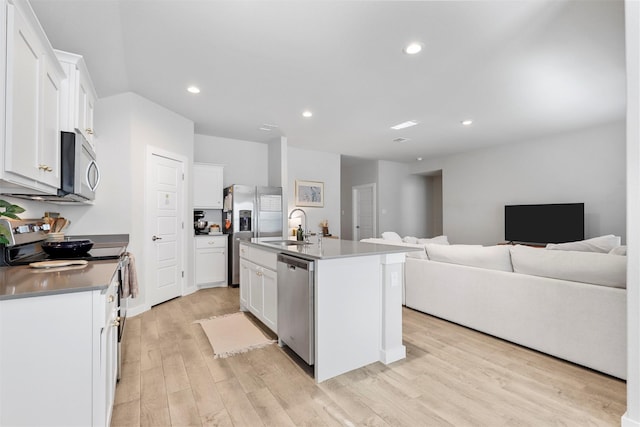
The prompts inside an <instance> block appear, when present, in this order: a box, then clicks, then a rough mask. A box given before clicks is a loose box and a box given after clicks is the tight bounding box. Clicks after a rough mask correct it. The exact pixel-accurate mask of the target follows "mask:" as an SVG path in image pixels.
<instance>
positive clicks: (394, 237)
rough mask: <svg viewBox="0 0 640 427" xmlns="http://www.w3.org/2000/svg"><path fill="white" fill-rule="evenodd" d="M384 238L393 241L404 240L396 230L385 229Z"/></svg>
mask: <svg viewBox="0 0 640 427" xmlns="http://www.w3.org/2000/svg"><path fill="white" fill-rule="evenodd" d="M382 238H383V239H384V240H389V241H392V242H402V237H400V235H399V234H398V233H396V232H395V231H385V232H383V233H382Z"/></svg>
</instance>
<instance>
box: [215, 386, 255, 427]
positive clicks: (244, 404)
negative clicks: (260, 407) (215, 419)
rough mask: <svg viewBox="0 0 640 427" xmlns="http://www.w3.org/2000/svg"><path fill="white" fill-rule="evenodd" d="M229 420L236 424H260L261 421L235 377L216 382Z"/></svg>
mask: <svg viewBox="0 0 640 427" xmlns="http://www.w3.org/2000/svg"><path fill="white" fill-rule="evenodd" d="M216 387H217V388H218V392H219V393H220V397H221V398H222V401H223V402H224V406H225V407H226V408H227V412H228V413H229V416H230V417H231V421H232V422H233V424H234V425H237V426H261V425H263V424H262V421H261V420H260V416H259V415H258V413H257V412H256V410H255V408H254V407H253V405H252V404H251V401H249V398H248V397H247V395H246V394H245V392H244V391H243V389H242V386H241V385H240V382H239V381H238V380H237V379H236V378H231V379H228V380H224V381H220V382H218V383H216Z"/></svg>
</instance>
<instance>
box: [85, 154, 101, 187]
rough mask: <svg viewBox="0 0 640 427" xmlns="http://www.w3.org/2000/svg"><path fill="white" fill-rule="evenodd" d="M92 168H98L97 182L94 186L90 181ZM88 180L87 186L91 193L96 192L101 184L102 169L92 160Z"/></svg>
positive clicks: (87, 175) (88, 170)
mask: <svg viewBox="0 0 640 427" xmlns="http://www.w3.org/2000/svg"><path fill="white" fill-rule="evenodd" d="M91 167H95V168H96V182H95V184H93V185H92V184H91V180H90V178H91V174H90V172H91ZM86 179H87V185H88V186H89V189H90V190H91V191H96V188H98V184H100V168H99V167H98V164H97V163H96V161H95V160H91V162H89V166H87V173H86Z"/></svg>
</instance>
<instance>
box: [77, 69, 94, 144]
mask: <svg viewBox="0 0 640 427" xmlns="http://www.w3.org/2000/svg"><path fill="white" fill-rule="evenodd" d="M94 104H95V99H93V91H92V90H91V81H90V80H89V79H88V76H87V75H86V74H85V73H83V72H80V73H79V75H78V100H77V105H78V117H77V126H78V127H77V128H76V130H77V131H78V132H80V133H81V134H82V135H83V136H84V137H85V138H86V140H87V141H89V142H90V143H91V144H93V108H94Z"/></svg>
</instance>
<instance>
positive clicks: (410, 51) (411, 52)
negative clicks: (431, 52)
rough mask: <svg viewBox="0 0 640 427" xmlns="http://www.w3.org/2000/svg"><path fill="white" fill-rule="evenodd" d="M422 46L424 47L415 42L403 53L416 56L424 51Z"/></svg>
mask: <svg viewBox="0 0 640 427" xmlns="http://www.w3.org/2000/svg"><path fill="white" fill-rule="evenodd" d="M422 46H423V45H422V43H419V42H413V43H410V44H408V45H407V46H406V47H405V48H404V49H403V50H402V51H403V52H404V53H406V54H407V55H415V54H416V53H419V52H420V51H421V50H422Z"/></svg>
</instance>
